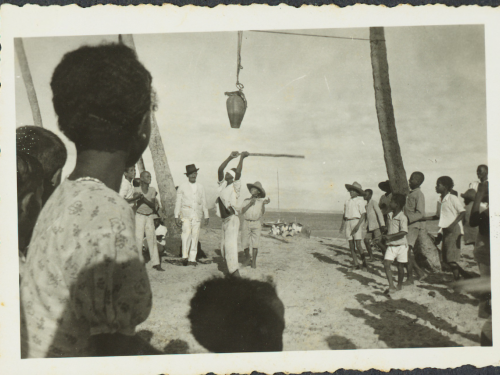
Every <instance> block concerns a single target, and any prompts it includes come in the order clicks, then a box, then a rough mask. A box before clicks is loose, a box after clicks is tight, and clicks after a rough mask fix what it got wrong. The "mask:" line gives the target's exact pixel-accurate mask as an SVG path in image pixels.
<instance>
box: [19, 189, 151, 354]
mask: <svg viewBox="0 0 500 375" xmlns="http://www.w3.org/2000/svg"><path fill="white" fill-rule="evenodd" d="M20 296H21V356H22V357H23V358H29V357H81V356H92V355H94V353H93V348H92V347H91V345H90V344H89V339H90V337H91V336H92V335H97V334H104V333H121V334H124V335H133V334H134V333H135V327H136V326H137V325H138V324H140V323H142V322H143V321H144V320H146V318H147V317H148V315H149V313H150V311H151V306H152V294H151V288H150V284H149V279H148V275H147V273H146V269H145V266H144V264H143V263H142V262H141V260H140V256H139V252H138V250H137V245H136V241H135V220H134V213H133V211H132V209H131V208H130V206H129V205H128V204H127V202H126V201H125V200H124V199H123V198H121V197H120V196H119V195H118V193H116V192H115V191H113V190H111V189H109V188H108V187H106V186H105V185H104V184H103V183H101V182H99V181H97V180H95V181H86V180H83V181H80V180H77V181H70V180H66V181H64V182H63V183H62V184H61V185H60V186H59V187H58V188H57V189H56V190H55V191H54V193H53V194H52V196H51V197H50V199H49V200H48V201H47V203H46V205H45V207H44V208H43V210H42V212H41V213H40V216H39V218H38V221H37V224H36V226H35V229H34V233H33V237H32V240H31V244H30V248H29V252H28V256H27V259H26V265H25V270H24V274H23V278H22V282H21V291H20Z"/></svg>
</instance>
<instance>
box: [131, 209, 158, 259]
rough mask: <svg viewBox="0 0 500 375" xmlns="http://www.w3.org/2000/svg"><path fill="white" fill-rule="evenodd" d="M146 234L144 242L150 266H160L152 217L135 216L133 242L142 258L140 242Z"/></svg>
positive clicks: (137, 214)
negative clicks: (145, 242) (146, 246)
mask: <svg viewBox="0 0 500 375" xmlns="http://www.w3.org/2000/svg"><path fill="white" fill-rule="evenodd" d="M144 232H146V241H147V242H148V249H149V257H150V258H151V264H152V265H153V266H157V265H159V264H160V256H159V254H158V246H157V243H156V235H155V223H154V220H153V216H152V215H150V216H146V215H141V214H139V213H136V214H135V240H136V242H137V250H139V254H140V256H141V258H142V242H143V239H144Z"/></svg>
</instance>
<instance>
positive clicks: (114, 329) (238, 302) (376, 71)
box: [14, 24, 493, 358]
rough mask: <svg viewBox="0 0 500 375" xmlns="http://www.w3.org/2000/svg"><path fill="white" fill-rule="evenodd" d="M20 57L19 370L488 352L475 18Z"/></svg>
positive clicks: (78, 40)
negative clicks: (91, 362)
mask: <svg viewBox="0 0 500 375" xmlns="http://www.w3.org/2000/svg"><path fill="white" fill-rule="evenodd" d="M14 48H15V56H14V59H15V116H16V118H15V126H16V154H17V206H18V217H17V219H18V246H19V249H18V250H19V280H20V283H19V288H20V289H19V290H20V291H19V297H20V298H19V300H20V327H19V332H20V337H21V339H20V342H21V357H22V358H59V357H97V356H136V355H155V354H199V353H244V352H281V351H284V352H287V351H288V352H289V351H318V350H354V349H386V348H389V349H394V348H437V347H440V348H443V347H472V346H491V345H492V342H493V338H492V323H491V322H492V318H491V314H492V311H491V310H492V309H491V287H490V224H489V195H488V152H487V151H488V150H487V117H486V68H485V66H486V64H485V61H486V57H485V56H486V55H485V27H484V25H481V24H477V25H461V24H457V25H435V26H405V27H359V28H319V29H302V28H301V29H283V30H263V29H256V30H247V29H245V30H241V31H233V32H230V31H224V32H189V33H161V34H116V35H90V36H89V35H77V36H75V35H72V36H54V37H22V38H21V37H17V38H15V39H14Z"/></svg>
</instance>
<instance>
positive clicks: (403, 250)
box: [340, 165, 489, 293]
mask: <svg viewBox="0 0 500 375" xmlns="http://www.w3.org/2000/svg"><path fill="white" fill-rule="evenodd" d="M477 176H478V178H479V179H480V182H479V183H473V184H471V186H470V189H469V190H468V191H467V192H466V193H465V194H462V197H463V198H464V201H465V204H466V205H468V210H469V214H468V217H467V221H465V216H466V209H465V207H464V205H463V204H462V202H461V201H460V200H459V198H458V194H457V192H456V191H455V190H453V187H454V183H453V180H452V179H451V178H450V177H448V176H442V177H439V178H438V179H437V182H436V192H437V193H438V194H439V195H440V198H439V200H438V207H437V211H436V214H435V215H433V216H429V217H427V216H425V197H424V195H423V193H422V191H421V190H420V186H421V185H422V183H423V182H424V174H423V173H421V172H414V173H412V175H411V176H410V179H409V181H408V182H409V187H410V192H409V194H408V195H404V194H399V193H392V189H391V186H390V182H389V181H384V182H381V183H380V184H379V188H380V189H381V190H382V191H384V195H383V196H382V197H381V199H380V203H379V204H377V202H376V201H375V200H374V199H373V198H372V196H373V191H372V190H371V189H366V190H363V189H362V187H361V185H360V184H359V183H357V182H354V183H353V184H346V185H345V186H346V189H347V190H348V192H349V194H350V196H351V198H350V199H349V200H347V201H346V202H345V205H344V215H343V220H342V225H341V228H340V230H341V231H342V230H345V236H346V238H347V240H348V242H349V248H350V251H351V256H352V259H353V268H354V269H358V270H359V269H363V270H366V269H367V261H373V259H374V258H373V253H372V245H375V246H376V247H378V248H380V250H381V251H382V252H383V255H384V261H383V263H384V268H385V272H386V276H387V280H388V282H389V288H388V289H387V291H386V292H387V293H392V292H395V291H397V290H401V289H402V288H403V285H412V284H413V283H414V280H415V277H416V278H417V279H418V280H420V279H421V278H423V277H424V276H425V272H424V271H423V270H422V269H421V268H420V267H419V266H418V264H417V263H416V262H415V257H414V253H413V252H414V247H415V244H416V242H417V239H418V238H419V236H421V235H422V234H423V231H424V230H425V227H426V226H425V222H426V221H430V220H436V221H439V223H438V226H439V228H440V229H439V233H438V236H437V237H436V239H435V245H439V244H440V243H441V242H442V249H441V261H442V264H443V267H444V268H447V269H449V270H451V272H452V273H453V278H454V280H455V281H458V280H459V279H460V278H464V279H467V278H470V277H471V276H470V274H469V273H468V272H466V271H465V270H463V269H462V268H461V267H460V265H459V263H458V262H459V260H460V255H461V253H460V250H461V240H462V236H463V234H464V221H465V223H466V225H467V226H469V227H477V226H479V220H478V217H479V215H481V218H482V219H483V221H482V222H481V223H482V227H483V230H482V232H483V233H486V232H488V235H489V221H488V224H487V225H486V224H484V223H485V222H486V217H487V212H486V211H487V205H488V194H487V190H488V181H487V180H488V167H487V166H486V165H480V166H479V167H478V169H477ZM476 190H478V191H480V190H481V191H482V190H485V191H486V193H484V192H483V193H482V194H481V195H479V194H476ZM485 212H486V213H485ZM486 226H488V230H487V231H486V229H485V227H486ZM365 228H366V235H365V237H364V243H365V247H366V250H367V253H368V258H367V257H366V256H365V254H364V252H363V248H362V245H361V242H362V239H363V235H362V232H363V229H365ZM476 233H478V232H477V231H476ZM485 237H486V236H484V235H479V234H478V235H477V236H476V238H475V239H474V240H472V242H475V243H476V249H475V252H474V254H475V257H476V260H477V261H478V265H479V268H480V270H481V269H485V267H487V269H488V272H489V236H488V243H487V245H486V244H485V242H486V241H485V239H484V238H485ZM470 241H471V240H469V243H470ZM486 254H487V255H486ZM394 261H396V262H397V269H398V277H397V285H395V284H394V281H393V275H392V270H391V265H392V263H394ZM405 268H406V269H407V280H406V282H403V281H404V275H405ZM488 272H486V273H488ZM481 273H482V274H483V273H485V272H481ZM414 274H415V276H414Z"/></svg>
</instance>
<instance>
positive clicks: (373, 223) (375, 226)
mask: <svg viewBox="0 0 500 375" xmlns="http://www.w3.org/2000/svg"><path fill="white" fill-rule="evenodd" d="M372 196H373V190H372V189H366V190H365V196H364V198H365V201H366V202H367V204H366V220H367V221H368V228H367V232H366V236H365V247H366V250H367V251H368V255H370V259H369V260H370V262H372V261H373V254H372V246H371V244H370V240H375V239H379V238H380V236H381V235H382V233H381V230H382V232H385V221H384V215H383V214H382V211H381V210H380V207H379V206H378V203H377V201H376V200H375V199H373V198H372Z"/></svg>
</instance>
